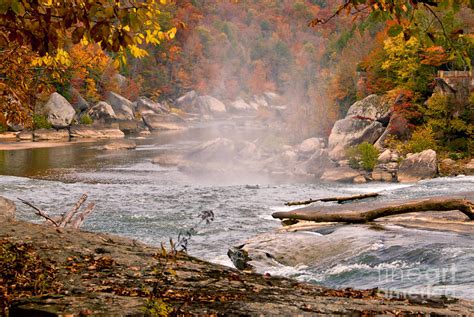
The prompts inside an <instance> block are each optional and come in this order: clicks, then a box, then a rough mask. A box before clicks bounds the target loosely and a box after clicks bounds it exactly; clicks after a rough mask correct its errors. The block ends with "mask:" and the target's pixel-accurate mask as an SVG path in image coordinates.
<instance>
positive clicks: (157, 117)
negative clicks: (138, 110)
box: [143, 113, 186, 131]
mask: <svg viewBox="0 0 474 317" xmlns="http://www.w3.org/2000/svg"><path fill="white" fill-rule="evenodd" d="M143 122H144V123H145V125H146V126H147V127H148V128H149V129H150V130H152V131H153V130H181V129H184V128H185V123H186V121H185V120H184V119H183V118H181V117H180V116H178V115H175V114H173V113H170V114H145V115H143Z"/></svg>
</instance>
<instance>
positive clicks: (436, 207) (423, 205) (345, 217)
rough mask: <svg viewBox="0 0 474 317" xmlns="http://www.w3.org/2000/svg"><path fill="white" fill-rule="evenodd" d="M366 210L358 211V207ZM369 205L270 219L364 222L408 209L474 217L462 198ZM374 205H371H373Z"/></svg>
mask: <svg viewBox="0 0 474 317" xmlns="http://www.w3.org/2000/svg"><path fill="white" fill-rule="evenodd" d="M364 208H365V210H367V211H360V210H364ZM370 208H371V206H370V205H369V204H353V205H352V206H351V205H343V206H318V207H315V208H309V207H307V208H302V209H297V210H293V211H289V212H275V213H273V214H272V216H273V218H277V219H295V220H306V221H314V222H345V223H366V222H371V221H374V220H376V219H378V218H381V217H388V216H394V215H401V214H406V213H411V212H425V211H451V210H458V211H460V212H462V213H463V214H465V215H466V216H467V217H468V218H469V219H470V220H474V203H472V202H471V201H469V200H467V199H463V198H451V199H450V198H429V199H422V200H415V201H409V202H405V203H400V202H392V203H387V204H382V206H379V207H378V208H375V209H370ZM372 208H373V207H372Z"/></svg>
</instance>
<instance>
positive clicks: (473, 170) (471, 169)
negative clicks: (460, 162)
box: [464, 159, 474, 175]
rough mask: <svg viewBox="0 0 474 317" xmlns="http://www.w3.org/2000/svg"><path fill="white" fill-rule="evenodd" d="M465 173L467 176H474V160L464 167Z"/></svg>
mask: <svg viewBox="0 0 474 317" xmlns="http://www.w3.org/2000/svg"><path fill="white" fill-rule="evenodd" d="M464 173H465V174H466V175H474V159H471V161H469V163H467V164H466V165H465V166H464Z"/></svg>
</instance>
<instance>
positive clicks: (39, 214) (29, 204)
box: [18, 198, 59, 227]
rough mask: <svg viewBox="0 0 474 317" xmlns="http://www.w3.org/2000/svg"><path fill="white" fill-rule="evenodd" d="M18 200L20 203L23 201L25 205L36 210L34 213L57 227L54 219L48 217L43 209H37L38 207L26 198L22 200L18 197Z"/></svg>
mask: <svg viewBox="0 0 474 317" xmlns="http://www.w3.org/2000/svg"><path fill="white" fill-rule="evenodd" d="M18 200H19V201H21V202H22V203H24V204H25V205H27V206H29V207H31V208H33V209H34V210H36V212H35V214H36V215H38V216H40V217H43V218H45V219H46V220H47V221H49V222H51V223H52V224H53V225H54V226H56V227H59V224H58V223H57V222H56V221H54V219H52V218H51V217H49V216H48V215H47V214H46V213H45V212H44V211H43V210H41V209H39V208H38V207H36V206H35V205H33V204H32V203H30V202H27V201H26V200H23V199H21V198H18Z"/></svg>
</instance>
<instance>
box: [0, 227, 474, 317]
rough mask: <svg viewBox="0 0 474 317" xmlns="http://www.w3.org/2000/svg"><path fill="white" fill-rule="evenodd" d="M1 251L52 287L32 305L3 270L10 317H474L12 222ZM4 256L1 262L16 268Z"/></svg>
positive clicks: (456, 308) (438, 305) (459, 309)
mask: <svg viewBox="0 0 474 317" xmlns="http://www.w3.org/2000/svg"><path fill="white" fill-rule="evenodd" d="M7 244H8V245H10V250H12V248H11V247H12V246H17V247H19V248H23V250H27V251H28V254H29V255H30V256H32V257H34V259H35V263H37V264H36V267H32V268H29V270H34V271H38V270H40V271H41V269H42V267H44V269H45V270H44V272H46V274H47V278H46V280H47V282H48V285H50V286H51V287H50V288H49V289H45V290H44V291H43V292H42V293H43V296H37V297H32V294H34V292H32V291H31V289H30V290H27V291H25V289H23V290H20V289H15V288H12V287H10V288H9V286H12V285H13V284H15V283H16V282H18V281H14V280H12V279H11V278H10V279H6V278H5V274H6V273H8V272H6V268H7V266H6V265H2V266H1V268H0V280H2V279H3V281H4V283H3V284H2V287H3V288H4V289H3V295H2V296H3V298H2V301H1V302H0V303H3V305H5V303H6V304H7V305H8V306H10V310H9V313H10V316H26V315H31V314H39V315H41V316H43V315H46V314H47V313H49V314H48V316H59V315H66V314H67V315H72V316H76V315H81V314H82V315H97V314H104V315H117V316H125V315H126V316H129V315H133V316H140V315H146V314H147V313H148V314H150V313H153V312H155V313H156V312H157V311H161V312H164V313H165V314H199V315H207V314H209V315H210V314H247V315H248V314H250V315H281V314H287V315H288V314H291V315H294V314H315V313H331V314H336V313H337V314H349V313H351V314H356V315H358V314H372V313H378V314H380V313H384V314H387V313H390V312H392V313H395V312H397V313H398V314H400V313H402V315H409V314H413V313H415V312H416V313H417V314H420V313H421V314H425V313H426V314H427V313H434V314H440V315H441V314H442V315H450V314H453V312H455V314H464V315H469V314H470V313H472V312H474V303H471V302H466V301H457V300H449V301H447V300H438V301H436V300H433V301H430V302H429V303H428V302H423V303H422V304H420V302H419V301H418V302H417V301H416V300H389V299H387V298H384V297H383V295H382V294H380V293H378V292H377V290H367V291H356V290H351V289H347V290H330V289H326V288H323V287H319V286H316V285H309V284H302V283H298V282H296V281H293V280H290V279H284V278H276V277H271V276H263V275H257V274H249V273H242V272H239V271H236V270H234V269H230V268H227V267H223V266H219V265H216V264H211V263H207V262H204V261H200V260H198V259H195V258H192V257H190V256H188V255H186V254H182V253H180V254H178V255H176V256H170V255H169V254H165V252H163V250H162V249H160V248H154V247H150V246H146V245H143V244H140V243H137V242H136V241H133V240H129V239H125V238H120V237H116V236H110V235H105V234H100V233H88V232H79V231H74V230H69V229H61V230H60V231H59V230H56V229H55V228H51V227H46V226H41V225H36V224H31V223H26V222H19V221H13V220H8V221H5V222H4V223H3V224H2V226H0V252H3V253H4V252H5V250H6V248H5V246H6V245H7ZM20 251H21V250H20ZM3 255H4V254H2V256H0V260H1V261H9V263H10V264H11V263H12V261H13V262H14V261H16V260H12V259H10V260H8V259H6V257H5V256H3ZM11 267H12V266H10V268H11ZM23 282H25V281H23ZM25 283H26V282H25ZM25 283H23V284H22V285H26V284H25ZM18 285H19V284H18ZM45 285H46V284H45ZM53 286H54V287H53ZM5 288H6V291H5ZM152 294H153V295H152ZM5 295H7V296H8V297H5ZM150 298H152V299H153V300H149V299H150ZM5 299H6V300H5Z"/></svg>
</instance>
